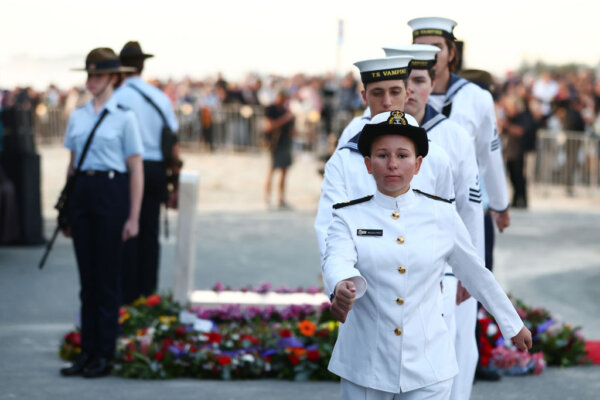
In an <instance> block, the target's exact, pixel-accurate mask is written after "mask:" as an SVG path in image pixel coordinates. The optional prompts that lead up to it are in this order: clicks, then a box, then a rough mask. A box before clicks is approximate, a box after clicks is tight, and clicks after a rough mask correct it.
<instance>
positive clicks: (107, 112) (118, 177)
mask: <svg viewBox="0 0 600 400" xmlns="http://www.w3.org/2000/svg"><path fill="white" fill-rule="evenodd" d="M84 70H85V71H87V73H88V77H87V81H86V87H87V89H88V90H89V91H90V92H91V94H92V96H93V99H92V100H91V101H90V102H89V103H87V104H85V105H83V106H81V107H79V108H78V109H76V110H75V111H73V113H72V114H71V116H70V118H69V122H68V125H67V133H66V136H65V147H66V148H68V149H69V150H70V153H71V161H70V163H69V171H68V173H69V174H73V173H74V172H75V168H76V167H77V166H78V165H79V164H80V162H81V156H82V152H83V149H84V146H85V144H86V142H87V139H88V137H89V136H90V134H91V132H92V130H93V128H94V126H95V125H97V129H96V131H95V133H94V136H93V137H92V140H91V143H90V146H89V149H88V152H87V153H86V156H85V158H84V159H83V163H82V165H81V173H80V174H79V175H78V176H77V178H76V180H75V184H74V186H73V190H72V193H71V198H70V199H69V201H68V208H69V210H68V211H69V212H68V217H69V228H70V231H67V232H64V233H65V234H66V235H67V236H69V235H70V236H72V237H73V245H74V247H75V255H76V256H77V267H78V269H79V278H80V282H81V292H80V298H81V347H82V354H81V356H80V357H79V358H78V359H77V360H76V361H75V363H73V365H71V366H69V367H66V368H63V369H61V374H62V375H64V376H72V375H83V376H85V377H88V378H93V377H99V376H103V375H106V374H108V373H109V372H110V370H111V360H112V358H113V356H114V350H115V342H116V339H117V327H118V318H119V306H120V305H121V275H122V268H123V261H124V260H123V247H124V242H125V241H126V240H128V239H129V238H132V237H135V236H136V235H137V234H138V219H139V213H140V207H141V201H142V192H143V166H142V158H141V154H142V150H143V147H142V139H141V135H140V132H139V129H138V125H137V120H136V119H135V115H134V114H133V112H131V111H128V110H125V109H123V108H122V107H120V106H119V105H118V104H117V103H116V102H115V100H114V98H113V97H112V94H113V88H114V85H115V84H116V82H117V81H118V79H119V73H120V72H123V71H127V69H126V68H124V67H121V66H120V62H119V57H118V56H117V55H116V54H115V52H114V51H113V50H112V49H109V48H98V49H94V50H92V51H91V52H90V53H89V54H88V56H87V58H86V66H85V68H84ZM98 121H99V122H98Z"/></svg>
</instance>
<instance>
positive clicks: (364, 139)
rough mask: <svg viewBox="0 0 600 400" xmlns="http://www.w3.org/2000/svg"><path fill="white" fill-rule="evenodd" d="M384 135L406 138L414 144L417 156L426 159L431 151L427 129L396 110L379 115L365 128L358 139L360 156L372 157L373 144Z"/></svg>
mask: <svg viewBox="0 0 600 400" xmlns="http://www.w3.org/2000/svg"><path fill="white" fill-rule="evenodd" d="M384 135H401V136H406V137H407V138H409V139H410V140H412V142H413V143H414V145H415V152H416V155H417V156H422V157H425V156H426V155H427V153H428V151H429V143H428V140H427V132H426V131H425V129H423V128H420V127H419V124H418V123H417V121H416V120H415V119H414V118H413V117H412V116H410V115H408V114H406V113H404V112H402V111H399V110H395V111H387V112H383V113H380V114H377V115H376V116H374V117H373V118H372V119H371V121H370V122H369V123H368V124H366V125H365V126H364V127H363V129H362V131H361V133H360V136H359V137H358V151H359V152H360V154H362V155H363V157H370V156H371V146H372V145H373V142H374V141H375V139H377V138H378V137H380V136H384Z"/></svg>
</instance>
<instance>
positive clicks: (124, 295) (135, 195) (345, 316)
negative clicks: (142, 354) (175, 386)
mask: <svg viewBox="0 0 600 400" xmlns="http://www.w3.org/2000/svg"><path fill="white" fill-rule="evenodd" d="M409 25H410V27H411V28H412V31H413V44H412V45H407V46H399V47H396V48H389V49H388V48H386V49H385V50H386V57H384V56H382V58H379V59H370V60H362V61H359V62H357V63H356V64H355V66H356V67H357V68H358V72H359V73H360V80H358V79H357V78H355V76H354V73H353V72H350V73H348V74H346V75H345V76H343V77H341V78H340V79H339V80H337V79H336V78H335V77H334V76H333V75H326V76H323V77H314V76H313V77H311V76H306V75H302V74H299V75H295V76H292V77H277V76H267V77H259V76H258V75H250V76H249V77H248V78H246V79H245V80H244V81H243V82H241V83H234V82H228V81H227V80H226V79H225V78H224V77H223V76H221V75H218V76H217V77H216V78H215V79H213V80H204V81H194V80H192V79H184V80H182V81H179V82H175V81H167V82H160V81H156V80H154V81H151V82H149V83H148V82H146V81H144V80H143V79H142V77H141V74H142V70H143V68H144V62H145V60H146V59H148V58H151V57H153V55H152V54H147V53H144V52H143V51H142V49H141V47H140V45H139V43H137V42H128V43H126V44H125V46H124V47H123V49H122V50H121V52H120V54H119V55H117V54H116V53H115V52H114V51H113V50H111V49H109V48H96V49H94V50H92V51H91V52H90V53H89V54H88V56H87V58H86V61H85V67H84V68H81V70H82V71H85V72H86V73H87V79H86V80H85V87H86V89H87V91H84V90H83V89H80V88H72V89H70V90H67V91H61V90H60V89H59V88H57V87H56V86H54V85H51V86H49V87H48V89H47V90H45V91H43V92H39V93H38V92H36V91H34V90H32V89H31V88H17V89H14V90H5V91H2V95H1V96H2V97H1V99H0V104H2V107H3V108H11V107H13V106H17V107H19V108H20V109H22V110H30V111H32V112H35V111H37V110H38V107H46V108H48V107H53V108H58V109H61V110H62V111H61V112H63V113H64V115H65V117H67V116H68V123H67V125H66V133H65V136H64V145H65V147H66V148H67V149H68V150H69V154H70V163H69V168H68V171H67V182H68V183H69V184H70V186H69V184H68V185H67V186H66V187H67V188H68V189H69V190H68V192H67V195H68V196H69V199H70V201H69V202H68V203H67V209H66V210H65V211H64V212H65V215H66V217H65V219H64V225H63V226H61V229H62V231H63V233H64V234H65V235H66V236H68V237H72V238H73V243H74V248H75V253H76V257H77V264H78V268H79V274H80V278H81V279H80V281H81V314H82V318H81V322H82V327H81V328H82V354H81V356H80V357H79V358H78V359H77V360H76V361H75V362H74V363H73V364H72V365H70V366H68V367H65V368H63V369H61V373H62V375H64V376H75V375H83V376H85V377H88V378H92V377H99V376H104V375H107V374H108V373H110V371H111V359H112V357H113V356H114V350H115V349H114V345H115V339H116V327H117V320H118V309H119V306H120V305H121V304H124V303H126V302H131V301H133V300H134V299H136V298H137V297H139V296H140V295H149V294H151V293H153V292H155V291H156V289H157V278H158V269H159V263H158V260H159V254H160V245H159V241H158V235H159V223H158V222H159V220H158V218H159V214H160V207H161V204H164V203H165V202H167V201H168V196H169V193H168V184H167V176H168V175H169V173H170V172H173V171H175V170H176V168H177V167H176V165H177V163H176V162H174V161H173V160H177V155H178V154H177V151H178V147H177V144H175V143H171V142H169V140H170V139H169V138H171V135H172V133H173V132H176V131H177V130H178V129H179V122H178V119H177V115H180V114H181V113H183V114H188V115H189V114H191V113H195V115H196V116H197V118H199V119H200V121H201V126H202V133H203V141H204V142H205V143H206V145H207V147H208V149H210V150H212V149H213V148H214V146H213V144H214V143H213V138H212V136H211V129H210V128H211V126H212V122H213V121H212V119H213V116H214V115H215V113H216V110H218V109H219V108H221V107H226V106H228V105H239V106H251V107H262V108H263V114H262V115H263V116H264V119H263V123H264V125H263V130H264V141H265V143H266V147H267V148H268V149H269V151H270V153H271V160H272V163H271V166H270V169H269V171H268V174H267V181H266V184H265V200H266V202H267V203H270V196H271V183H272V178H273V174H274V172H275V171H276V170H280V172H281V175H280V177H281V178H280V181H279V193H278V207H280V208H287V207H288V205H287V202H286V198H285V177H286V171H287V168H289V166H290V165H291V163H292V146H293V143H294V137H295V135H296V137H298V136H297V135H298V134H297V133H296V132H298V131H300V132H302V134H301V136H302V137H303V139H304V140H305V141H306V143H308V145H307V146H308V148H309V149H313V150H314V144H315V143H318V142H323V141H327V138H333V140H330V141H329V143H330V144H332V145H334V146H331V149H330V151H329V153H330V154H329V155H330V156H331V157H329V158H328V159H327V164H326V166H325V168H324V181H323V186H322V191H321V198H320V201H319V207H318V213H317V217H316V221H315V231H316V234H317V239H318V243H319V249H320V253H321V262H322V269H323V278H324V284H325V288H324V290H325V292H326V293H327V294H328V295H329V297H330V299H331V302H332V307H331V310H332V314H333V316H334V317H335V318H336V319H338V320H339V321H341V322H343V323H344V325H343V326H342V327H341V328H340V333H339V337H338V341H337V343H336V345H335V350H334V353H333V356H332V359H331V362H330V364H329V368H330V370H331V371H332V372H334V373H336V374H337V375H339V376H340V377H341V380H342V398H343V399H355V398H358V397H361V398H364V397H365V396H366V395H367V393H368V395H369V396H374V398H381V399H388V398H389V399H392V398H393V399H397V398H403V399H404V398H407V399H425V398H443V399H453V400H461V399H468V398H469V397H470V392H471V386H472V382H473V377H474V375H475V371H476V366H477V342H476V340H475V335H474V333H475V325H476V315H477V307H478V304H477V301H476V300H475V298H471V293H472V294H473V295H474V296H476V297H477V300H479V301H481V302H482V303H483V304H484V305H485V307H486V309H487V310H489V311H490V312H492V313H493V314H494V315H495V316H496V318H497V320H498V322H499V325H500V327H501V329H502V332H503V334H504V335H505V337H506V338H507V339H509V338H510V339H512V341H513V343H514V344H515V346H516V347H517V348H518V349H520V350H522V351H526V350H527V349H529V348H530V347H531V333H530V332H529V331H528V329H527V328H526V327H525V326H524V325H523V323H522V321H521V319H520V318H519V316H518V315H517V313H516V311H515V310H514V308H513V306H512V305H511V303H510V301H509V300H508V298H507V297H506V295H505V294H504V292H503V291H502V289H501V288H500V286H499V285H498V284H497V282H496V281H495V280H494V278H493V275H492V273H491V269H492V260H491V255H490V253H491V252H492V250H493V228H492V231H491V232H490V230H489V227H490V226H491V224H492V220H493V221H494V222H495V224H496V226H497V229H498V230H499V231H500V232H502V231H503V230H504V229H505V228H507V227H509V226H510V214H509V207H510V206H512V207H527V190H526V187H527V185H526V178H525V176H526V174H525V172H524V171H525V170H526V169H527V168H531V165H530V163H531V160H530V159H531V157H530V156H531V155H533V156H535V152H536V148H537V147H536V138H537V132H538V131H539V130H540V129H547V130H550V131H568V132H573V133H575V132H579V133H576V134H583V133H586V132H587V133H588V134H595V133H597V132H598V131H597V130H596V126H597V125H598V126H600V117H599V115H600V113H599V111H600V83H597V82H595V77H594V75H593V74H592V73H591V72H590V71H589V70H587V69H578V70H573V71H567V72H564V73H560V74H556V73H550V72H547V71H544V72H542V73H541V74H539V75H536V74H533V73H531V72H524V73H522V74H510V75H509V76H508V77H506V79H505V80H503V81H496V80H494V79H493V78H492V77H491V76H490V75H489V74H488V73H485V71H475V70H470V71H469V72H470V73H473V74H474V75H471V76H470V77H469V78H468V79H469V80H467V79H465V78H466V75H461V71H458V70H457V68H458V67H457V66H458V65H459V64H458V61H459V60H460V54H459V50H458V48H457V46H456V43H455V38H454V36H453V29H454V26H455V25H456V22H454V21H452V20H448V19H445V18H417V19H414V20H411V21H409ZM455 72H458V75H457V74H456V73H455ZM465 73H467V71H465ZM365 106H366V109H365ZM342 128H344V129H343V130H342ZM94 135H95V136H94ZM92 138H95V139H94V141H93V142H92ZM165 138H166V139H165ZM338 139H339V140H338ZM165 140H167V143H168V144H167V145H165ZM336 142H337V143H336ZM574 143H575V142H574ZM336 144H337V148H336V146H335V145H336ZM502 147H504V151H502ZM571 147H575V148H573V149H570V150H569V149H568V150H569V151H567V156H566V157H567V158H566V163H567V165H570V166H571V167H572V168H573V169H574V168H575V166H576V164H577V163H579V162H580V160H579V157H578V150H579V148H578V147H577V145H576V144H572V145H571ZM90 149H91V150H90ZM88 150H89V151H88ZM573 155H575V156H573ZM86 156H87V157H86ZM503 157H504V158H503ZM505 163H506V166H505ZM505 169H507V171H508V174H509V177H510V180H511V182H512V185H513V189H514V190H513V198H512V200H511V201H509V199H508V191H507V189H506V180H505ZM413 178H414V179H413ZM573 183H574V182H573V174H569V177H568V179H567V187H568V188H569V189H572V186H573ZM66 190H67V189H66ZM373 193H374V194H373ZM453 204H455V206H454V205H453ZM384 230H385V234H384ZM490 235H491V236H492V237H491V239H490ZM432 238H435V240H433V239H432ZM490 240H491V241H492V247H491V248H489V247H488V246H489V244H490ZM432 244H433V246H432ZM107 266H109V267H107ZM486 268H487V269H486ZM455 274H456V275H455ZM408 277H411V278H412V279H410V280H409V279H408ZM463 283H464V286H463ZM382 293H385V294H386V296H382V295H381V294H382ZM372 328H376V329H372ZM423 338H426V340H422V339H423Z"/></svg>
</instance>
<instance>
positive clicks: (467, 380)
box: [450, 285, 479, 400]
mask: <svg viewBox="0 0 600 400" xmlns="http://www.w3.org/2000/svg"><path fill="white" fill-rule="evenodd" d="M455 286H456V285H455ZM455 293H456V289H455ZM454 308H455V309H456V311H455V313H454V317H455V324H456V340H455V342H454V347H455V349H456V361H457V363H458V375H456V376H455V377H454V384H453V385H452V393H451V395H450V399H451V400H469V399H470V398H471V390H472V389H473V379H475V369H476V368H477V360H478V359H479V350H478V348H477V338H476V337H475V327H476V325H477V300H475V299H474V298H473V297H471V298H469V299H468V300H466V301H464V302H462V303H461V304H460V305H459V306H458V307H457V306H456V295H455V300H454Z"/></svg>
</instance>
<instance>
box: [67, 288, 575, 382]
mask: <svg viewBox="0 0 600 400" xmlns="http://www.w3.org/2000/svg"><path fill="white" fill-rule="evenodd" d="M213 289H214V290H216V291H222V290H230V288H226V287H225V286H224V285H222V284H220V283H217V284H216V285H215V287H214V288H213ZM243 291H253V292H258V293H268V292H270V291H275V292H278V293H293V292H305V293H317V292H319V289H317V288H307V289H294V288H289V287H282V288H278V289H272V288H271V286H270V285H268V284H263V285H260V286H258V287H246V288H243ZM515 305H516V307H517V310H518V312H519V314H520V315H521V316H522V318H523V319H524V321H525V323H526V325H527V326H528V328H529V329H530V330H531V331H532V333H533V334H534V335H535V336H534V348H533V351H532V354H528V353H524V354H527V355H528V356H529V358H527V357H525V356H524V355H520V354H517V353H515V351H514V349H511V347H510V344H509V345H506V344H505V343H504V342H503V340H502V337H501V335H500V333H499V330H498V328H497V326H496V325H495V322H494V321H493V319H491V317H489V316H483V317H485V318H486V319H485V321H484V323H485V324H486V325H485V335H482V337H484V339H485V341H486V342H487V343H488V345H489V346H487V347H486V349H488V350H489V352H488V353H489V354H487V353H486V354H483V353H482V358H483V359H486V360H487V363H488V365H494V366H495V368H499V369H502V370H503V371H505V372H506V373H528V372H533V373H540V372H541V371H542V370H543V368H544V367H545V363H544V357H543V356H542V353H543V355H544V356H545V357H546V361H547V362H548V363H549V364H552V365H565V366H566V365H575V364H580V363H582V362H583V360H585V352H584V350H583V347H582V346H583V344H582V343H583V339H582V338H581V337H580V334H579V333H578V332H579V330H578V329H577V328H575V329H573V328H571V327H570V326H568V325H562V324H558V323H556V322H554V320H553V319H552V318H551V317H550V315H549V313H548V312H547V311H545V310H542V309H538V308H529V307H526V306H525V305H523V304H522V303H521V302H519V301H516V303H515ZM540 310H541V311H540ZM483 317H482V318H483ZM549 320H550V321H552V323H550V322H548V321H549ZM480 323H481V321H480ZM119 324H120V327H121V334H120V337H119V339H118V341H117V354H116V356H115V360H114V362H115V368H114V370H115V373H117V374H119V375H121V376H123V377H128V378H140V379H167V378H174V377H193V378H210V379H226V380H228V379H253V378H280V379H292V380H309V379H312V380H338V378H337V377H336V376H335V375H333V374H331V373H330V372H329V371H328V370H327V364H328V363H329V359H330V357H331V352H332V351H333V346H334V344H335V340H336V338H337V333H338V326H339V323H338V322H336V321H333V318H332V317H331V314H330V313H329V303H324V304H322V305H321V306H320V307H314V306H310V305H290V306H287V307H282V308H277V307H275V306H262V307H258V306H244V305H239V304H236V305H223V306H220V307H200V306H193V307H189V308H184V307H181V306H180V305H178V304H177V303H175V302H173V301H172V299H171V298H170V297H169V296H160V295H156V294H155V295H151V296H148V297H146V298H144V297H142V298H139V299H137V300H136V301H134V302H133V303H132V304H131V305H129V306H126V307H122V308H121V310H120V313H119ZM555 325H556V326H555ZM494 327H495V330H494ZM80 346H81V334H80V333H79V332H78V331H73V332H69V333H68V334H67V335H66V336H65V337H64V340H63V343H62V344H61V347H60V356H61V358H63V359H66V360H72V359H74V358H75V357H77V356H78V355H79V354H80V352H81V347H80ZM486 357H487V358H486Z"/></svg>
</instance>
